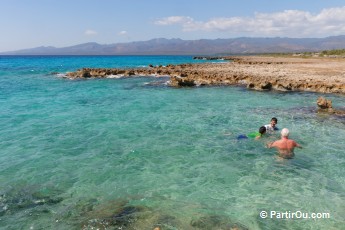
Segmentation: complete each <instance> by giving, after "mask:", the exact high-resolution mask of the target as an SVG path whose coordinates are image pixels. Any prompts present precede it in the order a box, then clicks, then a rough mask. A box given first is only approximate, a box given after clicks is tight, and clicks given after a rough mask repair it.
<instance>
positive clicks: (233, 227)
mask: <svg viewBox="0 0 345 230" xmlns="http://www.w3.org/2000/svg"><path fill="white" fill-rule="evenodd" d="M190 225H191V226H192V227H194V228H195V229H205V230H213V229H214V230H216V229H217V230H248V228H247V227H246V226H244V225H242V224H240V223H234V222H232V221H231V220H230V218H227V217H223V216H218V215H211V216H205V217H201V218H199V219H197V220H192V221H191V223H190Z"/></svg>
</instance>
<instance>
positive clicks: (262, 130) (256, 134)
mask: <svg viewBox="0 0 345 230" xmlns="http://www.w3.org/2000/svg"><path fill="white" fill-rule="evenodd" d="M265 133H266V127H265V126H261V127H260V128H259V132H253V133H249V134H248V135H245V134H241V135H239V136H238V137H237V139H238V140H240V139H247V138H255V139H256V140H257V139H260V138H261V137H262V136H263V135H264V134H265Z"/></svg>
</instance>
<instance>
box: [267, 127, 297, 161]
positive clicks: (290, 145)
mask: <svg viewBox="0 0 345 230" xmlns="http://www.w3.org/2000/svg"><path fill="white" fill-rule="evenodd" d="M267 147H268V148H272V147H275V148H277V149H278V152H279V156H280V157H283V158H286V159H291V158H293V157H294V156H295V153H294V152H293V150H294V148H295V147H297V148H302V146H301V145H299V144H297V143H296V141H294V140H291V139H289V130H288V129H287V128H284V129H282V131H281V139H280V140H277V141H274V142H272V143H268V144H267Z"/></svg>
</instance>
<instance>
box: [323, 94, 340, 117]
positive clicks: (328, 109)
mask: <svg viewBox="0 0 345 230" xmlns="http://www.w3.org/2000/svg"><path fill="white" fill-rule="evenodd" d="M316 104H317V106H318V112H322V113H329V114H334V115H339V116H344V115H345V110H339V109H333V107H332V101H331V100H328V99H326V98H324V97H319V98H318V99H317V101H316Z"/></svg>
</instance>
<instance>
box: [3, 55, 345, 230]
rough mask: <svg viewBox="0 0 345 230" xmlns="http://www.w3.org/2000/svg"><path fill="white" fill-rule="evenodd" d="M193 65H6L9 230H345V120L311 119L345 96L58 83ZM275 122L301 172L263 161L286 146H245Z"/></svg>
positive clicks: (150, 82)
mask: <svg viewBox="0 0 345 230" xmlns="http://www.w3.org/2000/svg"><path fill="white" fill-rule="evenodd" d="M191 62H196V61H195V60H193V59H192V57H190V56H114V57H113V56H93V57H88V56H69V57H63V56H61V57H60V56H52V57H49V56H45V57H40V56H31V57H30V56H27V57H10V56H2V57H1V56H0V127H1V128H0V229H15V230H17V229H143V230H145V229H154V228H156V229H161V230H163V229H164V230H166V229H169V230H170V229H171V230H172V229H187V230H188V229H207V230H208V229H235V227H237V228H238V229H345V228H344V226H345V141H344V139H345V138H344V137H345V118H341V117H334V116H329V115H325V114H317V113H316V100H317V98H318V96H326V97H327V98H328V99H331V100H332V101H333V106H334V107H336V108H343V109H344V108H345V100H344V99H345V97H344V96H342V95H322V94H316V93H308V92H293V93H291V92H290V93H282V92H258V91H252V90H247V89H246V88H243V87H235V86H234V87H195V88H172V87H169V86H167V85H166V81H168V80H169V79H168V78H155V77H134V78H122V79H88V80H68V79H64V78H61V77H60V74H64V73H66V72H68V71H74V70H77V69H79V68H82V67H142V66H148V65H149V64H153V65H167V64H179V63H191ZM199 62H200V61H199ZM271 117H277V118H278V127H279V128H283V127H287V128H289V129H290V132H291V135H290V137H291V138H292V139H295V140H296V141H297V142H298V143H300V144H301V145H302V146H303V149H296V150H295V154H296V156H295V158H294V159H292V160H281V159H279V158H277V157H276V155H277V154H276V151H275V150H274V149H267V148H265V143H266V142H268V141H271V140H274V139H276V138H278V137H279V133H277V134H274V135H273V136H270V137H266V138H262V139H260V140H258V141H255V140H251V139H249V140H237V139H236V137H237V135H239V134H246V133H250V132H253V131H257V129H258V128H259V127H260V126H261V125H265V124H268V123H269V121H270V119H271ZM262 211H266V212H267V214H268V216H267V218H262V217H260V214H261V215H263V214H262ZM273 211H275V212H276V213H279V212H280V213H286V214H285V218H284V216H283V218H278V217H277V214H276V215H274V216H273V214H274V212H273ZM312 213H318V217H324V218H308V217H311V215H312ZM320 213H321V214H322V213H324V214H326V215H323V216H322V215H321V214H320ZM327 213H328V215H327ZM271 214H272V216H271ZM292 214H294V216H291V215H292ZM302 214H303V215H302ZM306 214H308V215H309V216H306ZM271 217H272V218H271ZM289 217H293V218H289ZM299 217H305V218H299Z"/></svg>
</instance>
